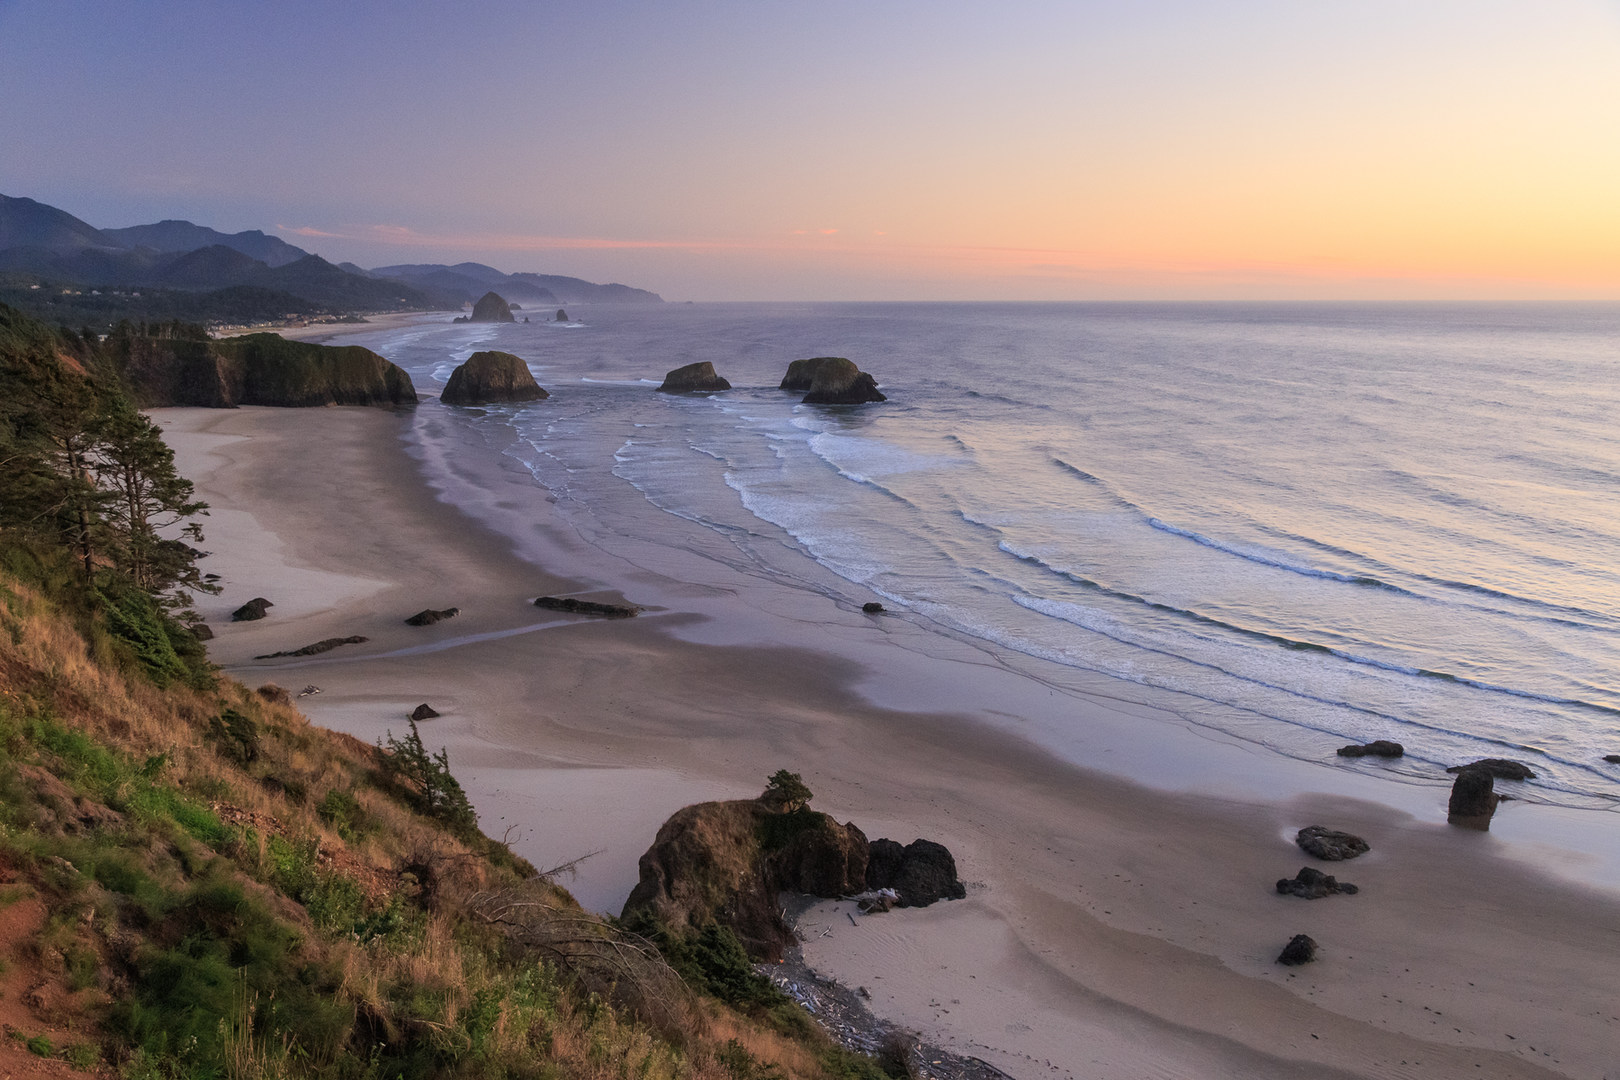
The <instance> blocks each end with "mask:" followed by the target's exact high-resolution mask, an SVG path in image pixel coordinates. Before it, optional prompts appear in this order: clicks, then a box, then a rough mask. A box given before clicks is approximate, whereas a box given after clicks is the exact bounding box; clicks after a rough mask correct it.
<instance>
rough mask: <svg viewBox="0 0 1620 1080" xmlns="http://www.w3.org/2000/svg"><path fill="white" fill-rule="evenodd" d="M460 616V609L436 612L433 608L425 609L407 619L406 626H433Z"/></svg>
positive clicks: (444, 609) (453, 608) (446, 609)
mask: <svg viewBox="0 0 1620 1080" xmlns="http://www.w3.org/2000/svg"><path fill="white" fill-rule="evenodd" d="M460 614H461V609H460V608H458V607H447V608H439V609H438V610H434V609H433V608H423V609H422V610H421V611H418V612H417V613H416V614H415V615H412V616H411V617H410V618H408V619H406V620H405V625H406V626H432V625H433V624H434V623H436V622H443V621H444V620H446V619H453V618H455V617H456V616H457V615H460Z"/></svg>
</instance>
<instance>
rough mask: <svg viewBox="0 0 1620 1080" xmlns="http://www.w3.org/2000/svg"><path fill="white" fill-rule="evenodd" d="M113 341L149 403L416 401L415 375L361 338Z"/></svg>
mask: <svg viewBox="0 0 1620 1080" xmlns="http://www.w3.org/2000/svg"><path fill="white" fill-rule="evenodd" d="M107 345H108V347H109V348H110V349H111V351H112V355H113V359H114V363H115V364H116V365H117V366H118V368H119V371H120V373H121V375H122V377H123V379H124V382H125V384H126V385H127V386H128V387H129V389H130V392H131V395H132V396H133V397H134V398H135V401H136V403H137V404H138V405H140V406H141V407H143V408H156V407H161V406H167V405H200V406H204V407H208V408H226V409H230V408H235V407H236V406H238V405H279V406H290V407H306V406H315V405H377V406H384V407H388V408H396V407H399V406H402V405H414V404H415V403H416V388H415V387H414V386H413V385H412V384H411V377H410V376H409V375H407V374H406V373H405V372H404V371H403V370H401V369H400V368H399V367H397V366H396V365H394V364H391V363H389V362H388V361H387V360H385V359H383V358H382V357H381V356H378V355H377V354H376V353H374V352H372V351H371V350H370V349H363V348H361V347H359V346H357V345H344V346H333V345H315V344H310V343H308V342H302V341H287V340H285V339H283V338H281V337H278V336H277V335H275V334H250V335H248V336H246V337H239V338H226V339H223V340H220V341H211V340H208V339H207V338H204V337H201V336H200V334H194V335H193V336H190V337H187V336H182V335H181V334H175V333H170V334H166V335H162V336H157V335H153V334H150V333H148V334H141V333H138V332H135V331H134V330H125V331H124V332H121V333H114V334H113V335H110V336H109V337H108V339H107Z"/></svg>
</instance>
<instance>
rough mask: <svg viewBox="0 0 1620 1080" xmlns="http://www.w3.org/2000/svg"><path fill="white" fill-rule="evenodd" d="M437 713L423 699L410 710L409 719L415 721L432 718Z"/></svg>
mask: <svg viewBox="0 0 1620 1080" xmlns="http://www.w3.org/2000/svg"><path fill="white" fill-rule="evenodd" d="M438 715H439V713H438V710H437V709H435V708H434V707H433V706H431V705H429V704H428V703H427V702H425V701H424V702H422V704H420V705H418V706H417V707H416V708H414V709H412V710H411V719H412V720H416V721H421V720H432V719H433V718H434V717H436V716H438Z"/></svg>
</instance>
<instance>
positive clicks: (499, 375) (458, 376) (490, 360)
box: [439, 350, 551, 405]
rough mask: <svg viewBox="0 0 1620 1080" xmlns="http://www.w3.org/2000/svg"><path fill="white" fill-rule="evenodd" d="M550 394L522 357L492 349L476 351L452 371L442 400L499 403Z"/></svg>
mask: <svg viewBox="0 0 1620 1080" xmlns="http://www.w3.org/2000/svg"><path fill="white" fill-rule="evenodd" d="M550 396H551V395H550V394H548V393H546V392H545V390H543V389H542V388H541V386H540V384H539V383H537V382H535V381H534V375H533V374H532V373H531V372H530V371H529V365H528V364H526V363H524V362H523V360H522V358H521V357H517V356H513V355H512V354H511V353H509V352H496V351H494V350H488V351H485V352H475V353H473V354H472V355H471V356H469V357H467V360H466V362H465V363H463V364H461V365H459V366H458V367H457V368H456V370H454V371H452V372H451V373H450V381H449V382H447V383H445V384H444V391H443V392H442V393H441V394H440V395H439V400H440V401H442V402H444V403H445V404H446V405H497V404H501V403H504V402H509V401H540V400H543V399H545V398H548V397H550Z"/></svg>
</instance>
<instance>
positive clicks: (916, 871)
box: [866, 839, 967, 907]
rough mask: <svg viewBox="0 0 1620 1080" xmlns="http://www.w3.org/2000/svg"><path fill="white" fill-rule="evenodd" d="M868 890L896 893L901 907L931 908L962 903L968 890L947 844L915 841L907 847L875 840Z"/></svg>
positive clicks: (868, 858) (868, 860) (870, 855)
mask: <svg viewBox="0 0 1620 1080" xmlns="http://www.w3.org/2000/svg"><path fill="white" fill-rule="evenodd" d="M866 887H867V888H868V889H893V890H894V891H895V892H897V893H899V894H900V901H899V903H898V904H897V905H896V906H897V907H927V906H928V905H929V904H932V903H934V902H935V901H937V900H961V899H962V898H963V897H965V896H967V888H966V887H965V886H964V885H963V884H962V882H961V880H960V879H958V878H957V876H956V859H955V858H954V857H952V855H951V853H950V851H949V850H947V849H946V847H945V845H943V844H936V843H935V842H934V841H932V840H913V841H912V842H911V843H909V844H907V845H906V846H905V847H901V846H900V844H899V843H898V842H897V841H894V840H889V839H881V840H874V841H872V844H871V852H870V854H869V855H868V856H867V860H866Z"/></svg>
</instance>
